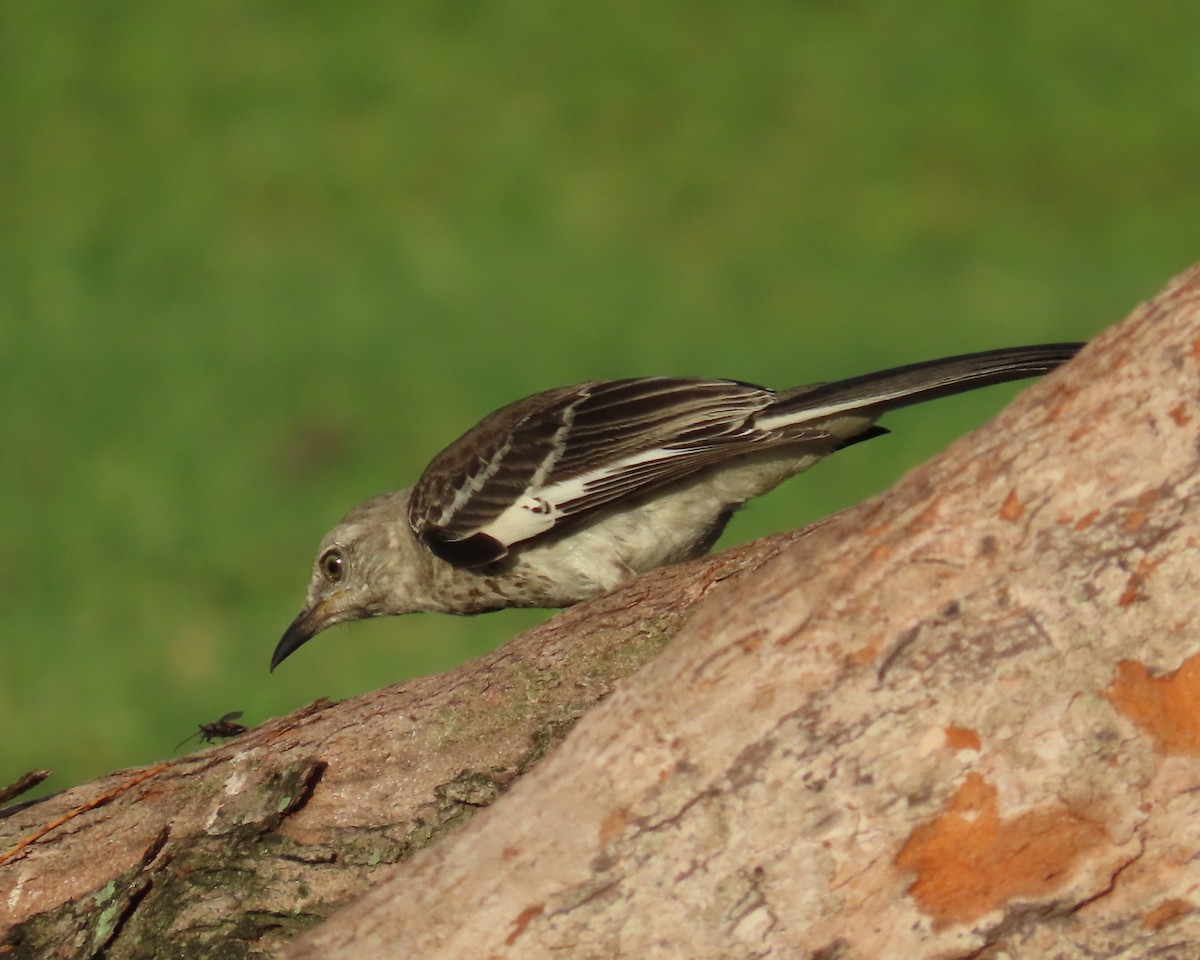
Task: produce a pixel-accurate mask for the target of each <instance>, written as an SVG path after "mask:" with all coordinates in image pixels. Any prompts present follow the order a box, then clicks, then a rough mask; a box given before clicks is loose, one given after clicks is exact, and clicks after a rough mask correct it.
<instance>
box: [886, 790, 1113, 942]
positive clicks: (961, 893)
mask: <svg viewBox="0 0 1200 960" xmlns="http://www.w3.org/2000/svg"><path fill="white" fill-rule="evenodd" d="M1104 841H1105V836H1104V830H1103V829H1102V828H1101V827H1100V825H1099V824H1097V823H1094V822H1092V821H1090V820H1085V819H1083V818H1082V817H1080V816H1078V815H1077V814H1074V813H1072V812H1071V811H1070V810H1068V809H1067V808H1066V807H1064V806H1062V805H1061V804H1059V805H1055V806H1053V807H1046V808H1043V809H1041V810H1031V811H1029V812H1027V813H1022V814H1020V815H1019V816H1016V817H1013V818H1012V819H1009V820H1002V819H1001V818H1000V811H999V804H998V802H997V799H996V788H995V787H993V786H992V785H991V784H989V783H988V782H987V781H985V780H984V779H983V777H981V776H980V775H979V774H977V773H969V774H967V776H966V778H965V779H964V780H963V784H962V786H961V787H959V789H958V792H957V793H955V795H954V796H953V797H951V798H950V799H949V801H947V803H946V807H945V809H944V810H943V811H942V812H941V813H940V814H939V815H938V817H937V818H936V819H935V820H934V821H933V822H932V823H928V824H926V825H925V826H922V827H918V828H917V829H916V830H914V831H913V832H912V834H911V835H910V836H909V838H908V840H907V841H906V842H905V844H904V847H903V848H902V849H901V851H900V852H899V854H897V856H896V861H895V862H896V866H897V867H899V868H900V869H902V870H912V871H913V872H915V873H916V875H917V879H916V881H915V882H914V883H913V885H912V886H911V887H909V888H908V892H909V894H910V895H911V896H912V897H913V899H914V900H916V901H917V903H918V905H919V906H920V908H921V911H922V912H923V913H925V914H927V915H928V916H930V917H932V918H933V921H934V925H935V926H937V927H941V926H945V925H946V924H950V923H967V922H970V921H972V920H975V919H977V918H978V917H981V916H983V915H984V914H986V913H989V912H990V911H992V910H995V909H997V908H999V907H1002V906H1004V904H1006V903H1008V902H1009V901H1010V900H1013V899H1016V898H1022V899H1029V898H1036V897H1044V896H1047V895H1049V894H1050V893H1052V892H1053V891H1055V890H1056V889H1058V888H1059V887H1060V886H1062V884H1063V882H1064V881H1065V880H1066V878H1067V874H1068V873H1069V872H1070V870H1071V868H1072V867H1073V866H1074V865H1075V864H1076V863H1077V862H1078V861H1079V860H1080V859H1081V858H1082V857H1084V856H1085V855H1086V854H1087V853H1088V852H1089V851H1091V850H1093V849H1095V848H1096V847H1098V846H1100V845H1101V844H1102V843H1104Z"/></svg>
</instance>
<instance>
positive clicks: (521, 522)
mask: <svg viewBox="0 0 1200 960" xmlns="http://www.w3.org/2000/svg"><path fill="white" fill-rule="evenodd" d="M695 453H696V450H695V448H684V449H676V450H670V449H664V448H663V447H656V448H655V449H653V450H643V451H641V452H640V453H635V454H631V455H629V456H627V457H623V458H622V459H620V460H614V461H612V462H611V463H606V464H605V465H604V466H602V467H597V468H596V469H595V470H591V471H589V472H587V473H581V474H579V475H578V476H575V477H571V478H570V479H568V480H562V481H559V482H558V483H552V484H550V486H548V487H540V488H539V487H537V486H532V485H531V486H530V489H529V490H528V491H527V492H526V493H525V494H524V495H523V496H521V497H520V498H519V499H518V500H517V501H515V502H514V503H513V504H512V506H510V507H508V508H507V509H505V511H504V512H503V513H501V514H500V516H498V517H496V519H495V520H493V521H492V522H491V523H489V524H488V525H487V526H486V527H483V528H482V529H481V530H480V531H479V532H480V533H484V534H487V535H488V536H489V537H492V538H494V539H496V540H499V541H500V542H501V543H502V544H504V545H505V546H511V545H512V544H514V543H521V542H522V541H524V540H530V539H532V538H533V537H536V536H538V535H539V534H542V533H546V532H547V531H549V530H552V529H553V528H554V526H555V524H557V523H558V522H559V521H561V520H563V519H564V518H565V517H568V516H570V515H571V514H572V513H573V512H574V511H572V510H570V509H569V506H570V505H571V504H572V503H573V502H575V501H577V500H580V499H583V498H584V497H586V496H587V495H588V494H589V493H591V492H592V490H593V488H594V487H596V486H597V485H601V484H603V483H604V481H606V480H609V479H612V478H614V477H620V476H621V475H622V474H625V473H626V472H628V471H629V470H631V469H632V468H635V467H638V466H640V465H643V464H650V463H659V462H662V461H665V460H671V459H674V458H676V457H685V456H691V455H695Z"/></svg>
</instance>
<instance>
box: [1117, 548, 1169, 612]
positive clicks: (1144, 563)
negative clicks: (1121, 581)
mask: <svg viewBox="0 0 1200 960" xmlns="http://www.w3.org/2000/svg"><path fill="white" fill-rule="evenodd" d="M1160 563H1162V561H1161V560H1154V561H1151V560H1147V559H1146V558H1145V557H1143V558H1142V559H1141V560H1139V561H1138V565H1137V567H1136V568H1134V571H1133V573H1131V574H1130V575H1129V579H1128V580H1127V581H1126V582H1125V589H1124V590H1122V591H1121V596H1119V597H1118V598H1117V604H1118V605H1119V606H1122V607H1128V606H1130V605H1131V604H1134V603H1137V602H1138V601H1139V600H1145V599H1146V581H1147V580H1149V579H1150V574H1151V573H1153V572H1154V568H1155V567H1157V566H1158V565H1159V564H1160Z"/></svg>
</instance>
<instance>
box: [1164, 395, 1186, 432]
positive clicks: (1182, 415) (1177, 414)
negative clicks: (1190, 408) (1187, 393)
mask: <svg viewBox="0 0 1200 960" xmlns="http://www.w3.org/2000/svg"><path fill="white" fill-rule="evenodd" d="M1167 413H1168V416H1170V418H1171V419H1172V420H1174V421H1175V423H1176V425H1178V426H1180V427H1182V426H1185V425H1187V424H1189V423H1191V422H1192V417H1191V414H1189V413H1188V412H1187V402H1186V401H1181V402H1180V403H1179V404H1178V406H1176V407H1174V408H1172V409H1171V410H1169V411H1167Z"/></svg>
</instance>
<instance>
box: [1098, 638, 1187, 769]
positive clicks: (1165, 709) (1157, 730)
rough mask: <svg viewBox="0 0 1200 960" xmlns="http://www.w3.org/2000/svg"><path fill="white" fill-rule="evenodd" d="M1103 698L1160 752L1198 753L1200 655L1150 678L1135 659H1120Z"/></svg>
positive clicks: (1143, 667)
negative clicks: (1165, 673) (1173, 669)
mask: <svg viewBox="0 0 1200 960" xmlns="http://www.w3.org/2000/svg"><path fill="white" fill-rule="evenodd" d="M1105 696H1107V697H1108V701H1109V703H1111V704H1112V705H1113V706H1114V707H1115V708H1116V709H1117V712H1118V713H1120V714H1121V715H1122V716H1124V717H1126V718H1128V719H1129V720H1130V721H1131V722H1132V723H1133V724H1134V725H1136V726H1137V727H1138V729H1140V730H1141V731H1142V732H1143V733H1146V734H1147V735H1149V736H1150V737H1151V739H1153V740H1154V742H1155V743H1156V744H1157V746H1158V749H1159V750H1161V751H1162V752H1163V753H1167V754H1171V753H1186V754H1192V755H1197V754H1200V656H1195V657H1189V658H1188V659H1187V660H1185V661H1184V662H1183V664H1182V665H1181V666H1180V668H1179V669H1178V670H1176V671H1175V672H1174V673H1170V674H1167V675H1166V676H1164V677H1152V676H1150V674H1149V673H1148V672H1147V670H1146V668H1145V666H1143V665H1142V664H1140V663H1138V662H1137V661H1136V660H1122V661H1121V662H1120V663H1118V664H1117V676H1116V678H1115V679H1114V680H1113V682H1112V683H1111V684H1110V685H1109V687H1108V690H1107V691H1106V693H1105Z"/></svg>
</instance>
